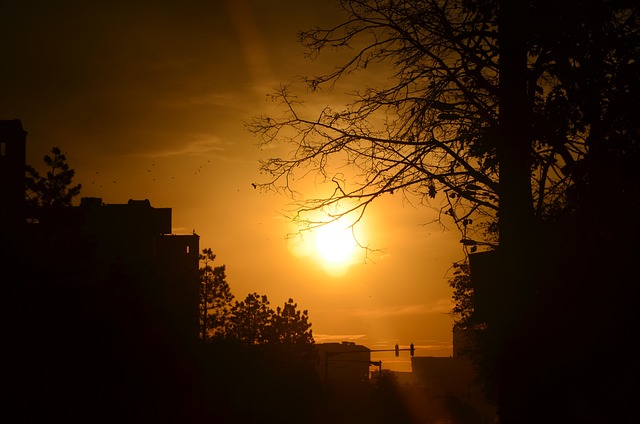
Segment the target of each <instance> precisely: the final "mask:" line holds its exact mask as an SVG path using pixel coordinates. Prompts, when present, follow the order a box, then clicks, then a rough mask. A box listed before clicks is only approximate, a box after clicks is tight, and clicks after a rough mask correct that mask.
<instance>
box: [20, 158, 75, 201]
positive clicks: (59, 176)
mask: <svg viewBox="0 0 640 424" xmlns="http://www.w3.org/2000/svg"><path fill="white" fill-rule="evenodd" d="M51 153H52V155H51V156H49V155H45V156H44V163H45V165H46V166H47V172H46V175H45V176H41V175H40V173H39V172H38V171H37V170H36V169H35V168H34V167H33V166H31V165H27V167H26V171H27V177H26V188H27V204H28V205H29V206H32V207H35V208H44V209H50V208H56V207H64V206H71V202H72V200H73V198H74V197H76V196H78V195H79V194H80V190H81V189H82V184H77V185H75V186H71V184H72V181H73V177H74V175H75V171H74V170H73V169H71V168H70V167H69V165H68V164H67V157H66V156H65V154H64V153H62V151H61V150H60V148H58V147H54V148H52V149H51Z"/></svg>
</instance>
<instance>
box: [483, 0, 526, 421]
mask: <svg viewBox="0 0 640 424" xmlns="http://www.w3.org/2000/svg"><path fill="white" fill-rule="evenodd" d="M526 22H527V4H526V3H520V2H515V1H513V0H511V1H510V0H501V1H500V10H499V16H498V25H499V49H500V68H499V70H500V87H499V89H500V91H499V96H500V98H499V108H500V109H499V113H500V116H499V139H498V160H499V167H500V169H499V176H500V192H499V195H500V203H499V213H498V228H499V241H500V243H499V250H498V254H499V262H498V264H499V265H498V269H497V270H496V271H497V278H498V284H499V285H498V287H499V290H501V291H502V293H501V295H502V296H503V297H504V299H506V304H504V310H503V311H502V317H501V319H500V320H499V322H498V323H497V325H496V326H497V328H494V329H493V330H491V331H494V332H496V333H497V335H498V339H499V340H500V341H501V346H500V347H499V356H498V372H499V405H498V408H499V414H500V423H501V424H512V423H525V422H528V421H530V418H528V417H530V416H531V412H533V411H528V409H529V408H527V404H528V403H529V400H530V398H531V397H530V395H531V384H532V381H533V378H534V374H533V372H532V371H533V368H532V363H531V361H530V360H529V358H531V356H530V355H531V348H532V343H531V342H530V340H531V312H532V311H531V308H530V305H531V300H532V287H533V282H534V281H533V280H534V277H533V272H532V270H533V267H532V261H533V260H532V253H534V246H533V223H534V215H533V201H532V193H531V171H530V169H531V167H530V160H531V149H532V146H531V135H530V116H531V113H530V106H529V104H528V96H527V45H526V40H527V34H528V31H527V27H526Z"/></svg>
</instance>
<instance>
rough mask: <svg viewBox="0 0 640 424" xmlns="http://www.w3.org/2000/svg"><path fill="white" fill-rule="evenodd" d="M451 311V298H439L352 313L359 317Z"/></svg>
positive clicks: (446, 312)
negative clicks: (426, 301) (421, 302)
mask: <svg viewBox="0 0 640 424" xmlns="http://www.w3.org/2000/svg"><path fill="white" fill-rule="evenodd" d="M449 312H451V299H448V298H447V299H439V300H437V301H436V302H434V303H431V304H419V305H397V306H384V307H379V308H374V309H356V310H354V311H353V312H352V315H354V316H358V317H366V318H373V317H378V318H379V317H390V316H400V315H426V314H436V313H437V314H443V313H444V314H448V313H449Z"/></svg>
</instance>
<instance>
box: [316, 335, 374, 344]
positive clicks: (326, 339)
mask: <svg viewBox="0 0 640 424" xmlns="http://www.w3.org/2000/svg"><path fill="white" fill-rule="evenodd" d="M366 337H367V336H366V335H365V334H314V335H313V339H314V340H315V341H316V343H339V342H348V341H356V340H362V339H364V338H366Z"/></svg>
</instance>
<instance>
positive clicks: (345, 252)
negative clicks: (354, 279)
mask: <svg viewBox="0 0 640 424" xmlns="http://www.w3.org/2000/svg"><path fill="white" fill-rule="evenodd" d="M315 232H316V235H315V244H316V249H317V251H318V254H319V255H320V257H321V258H322V259H323V260H324V261H325V262H326V263H328V264H332V265H338V264H345V263H347V262H348V261H349V260H350V259H351V257H352V256H353V253H354V251H355V249H356V241H355V240H354V238H353V234H352V233H351V229H350V228H345V227H343V226H341V225H340V224H339V223H338V222H332V223H330V224H327V225H324V226H322V227H319V228H317V229H316V230H315Z"/></svg>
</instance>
